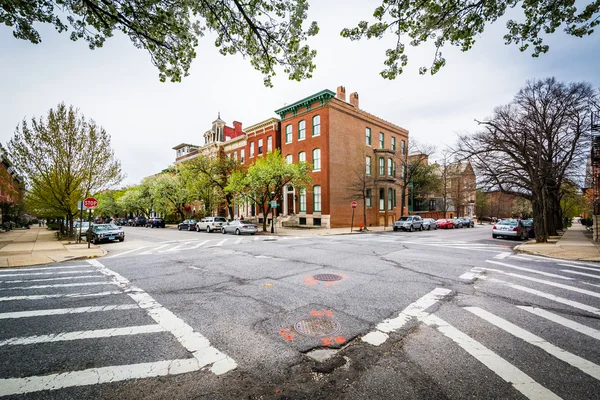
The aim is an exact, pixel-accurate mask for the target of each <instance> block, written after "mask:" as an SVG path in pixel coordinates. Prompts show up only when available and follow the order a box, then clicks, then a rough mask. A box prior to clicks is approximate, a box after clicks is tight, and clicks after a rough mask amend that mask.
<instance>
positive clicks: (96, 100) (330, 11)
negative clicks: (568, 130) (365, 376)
mask: <svg viewBox="0 0 600 400" xmlns="http://www.w3.org/2000/svg"><path fill="white" fill-rule="evenodd" d="M378 3H379V4H381V1H379V2H378V1H374V0H366V1H365V0H362V1H361V0H345V1H344V0H331V1H316V0H311V1H310V4H311V7H310V9H309V12H308V20H309V21H312V20H316V21H317V22H318V24H319V26H320V32H319V34H318V35H317V36H316V37H313V38H311V39H310V41H309V45H310V46H311V47H312V48H314V49H316V50H317V52H318V54H317V58H316V60H315V63H316V65H317V68H316V70H315V71H314V74H313V78H312V79H308V80H304V81H302V82H295V81H289V80H288V79H287V76H286V75H285V74H284V72H283V70H282V69H279V70H278V72H279V73H278V75H277V76H276V77H275V78H274V79H273V83H274V87H273V88H267V87H265V86H264V85H263V81H262V75H261V74H260V73H259V72H258V71H255V70H254V69H253V68H252V66H251V65H250V62H249V61H248V60H245V59H243V58H242V57H241V56H239V55H234V56H222V55H220V54H219V53H218V50H217V48H216V47H215V46H214V37H211V36H210V35H207V36H206V37H204V38H201V39H200V44H199V46H198V49H197V57H196V59H195V60H194V61H193V63H192V66H191V68H190V76H188V77H185V78H183V80H182V82H181V83H171V82H165V83H161V82H160V81H159V79H158V70H157V69H156V68H155V67H154V66H153V65H152V63H151V62H150V56H149V55H148V53H147V52H146V51H145V50H143V49H137V48H135V47H134V46H133V45H132V43H131V41H130V40H129V38H128V37H126V36H125V35H123V34H121V33H118V32H117V33H115V35H114V36H113V37H112V38H109V39H108V40H107V41H106V43H105V45H104V47H102V48H99V49H96V50H93V51H92V50H90V49H89V48H88V46H87V44H86V43H85V42H84V41H78V42H72V41H71V40H70V39H69V34H68V33H62V34H59V33H57V32H56V31H55V29H54V27H53V26H50V25H44V24H38V25H37V28H38V31H39V32H40V34H41V36H42V43H40V44H38V45H34V44H31V43H29V42H26V41H23V40H18V39H15V38H14V37H13V35H12V31H11V29H10V28H8V27H6V26H5V25H0V142H1V143H2V144H4V145H5V144H6V143H7V142H8V141H9V140H10V138H11V137H12V136H13V135H14V132H15V127H16V126H17V124H19V123H20V122H21V121H22V120H23V119H24V118H26V119H31V118H32V117H35V118H39V117H40V116H45V115H46V114H47V112H48V110H49V109H50V108H52V107H55V106H56V105H57V104H58V103H60V102H65V103H66V104H72V105H73V106H75V107H77V108H79V109H80V111H81V112H82V113H83V114H84V115H85V116H86V118H91V119H94V120H95V121H96V122H97V123H98V124H100V125H102V126H103V127H104V128H105V129H106V130H107V132H108V133H109V134H110V135H111V137H112V147H113V149H114V151H115V155H116V157H117V158H118V159H119V160H120V161H121V163H122V168H123V172H124V173H125V174H126V175H127V177H126V179H125V180H124V181H123V182H122V185H130V184H136V183H139V182H140V181H141V179H142V178H144V177H146V176H149V175H152V174H155V173H157V172H160V171H161V170H163V169H164V168H166V167H168V166H169V165H170V164H172V163H173V162H174V160H175V150H172V147H173V146H176V145H177V144H180V143H193V144H202V143H203V138H202V134H203V133H204V132H205V131H206V130H208V129H210V127H211V122H212V121H213V120H215V119H216V118H217V115H218V113H219V112H220V113H221V118H222V119H223V120H224V121H225V122H227V124H228V125H229V126H232V122H233V121H234V120H236V121H240V122H242V124H243V126H250V125H253V124H255V123H258V122H260V121H263V120H265V119H268V118H270V117H277V115H276V114H275V113H274V110H276V109H278V108H280V107H282V106H284V105H286V104H291V103H293V102H295V101H297V100H300V99H302V98H304V97H306V96H309V95H311V94H313V93H316V92H318V91H321V90H323V89H330V90H333V91H334V92H335V90H336V88H337V87H338V86H340V85H342V86H345V88H346V93H347V94H348V95H349V94H350V93H352V92H358V94H359V99H360V108H361V109H363V110H365V111H367V112H370V113H372V114H375V115H377V116H379V117H381V118H383V119H385V120H388V121H390V122H392V123H394V124H396V125H399V126H401V127H403V128H405V129H408V131H409V137H410V138H411V139H416V140H418V141H419V142H421V143H427V144H432V145H435V146H436V147H437V149H438V151H439V152H441V151H442V150H443V149H444V148H445V147H446V146H448V145H452V144H454V143H455V141H456V136H457V134H464V133H473V132H475V131H476V130H477V123H476V122H475V120H476V119H478V120H481V119H484V118H486V117H488V116H490V115H491V114H492V112H493V110H494V107H496V106H499V105H503V104H506V103H508V102H510V101H511V99H512V97H513V96H514V95H515V94H516V93H517V91H518V90H519V89H520V88H521V87H523V86H524V84H525V82H526V81H527V80H529V79H543V78H546V77H551V76H555V77H556V78H557V79H558V80H561V81H565V82H572V81H588V82H590V83H591V84H592V85H594V86H595V87H600V51H599V49H600V33H596V34H594V35H592V36H590V37H586V38H583V39H579V38H574V37H570V36H568V35H566V34H564V33H563V32H562V29H559V30H557V32H556V33H555V34H553V35H550V36H548V37H547V39H546V43H547V44H549V45H550V51H549V52H548V53H547V54H545V55H542V56H540V57H539V58H533V57H531V55H530V53H521V52H520V51H519V49H518V47H517V46H515V45H508V46H507V45H505V44H504V40H503V39H502V36H503V35H504V34H505V30H506V28H505V24H506V21H507V19H508V18H503V19H500V20H499V21H498V22H496V23H495V24H493V25H490V26H488V27H487V28H486V30H485V32H484V33H483V34H482V35H480V36H479V37H478V38H477V42H476V44H475V46H474V48H473V49H472V50H470V51H468V52H465V53H463V52H461V51H460V50H459V49H457V48H453V47H450V46H447V47H446V48H444V49H443V50H442V52H443V54H444V56H445V58H446V66H445V67H443V68H442V69H441V70H440V72H438V73H437V74H436V75H433V76H431V75H429V74H427V75H419V74H418V68H419V67H420V66H429V65H430V64H431V60H432V59H433V55H434V49H433V47H432V46H431V45H424V46H420V47H417V48H415V47H410V46H407V49H406V52H407V55H408V57H409V64H408V66H407V67H406V68H405V71H404V73H403V74H402V75H400V76H399V77H398V78H396V80H394V81H389V80H385V79H383V78H382V77H381V76H380V75H379V72H380V71H381V70H382V69H383V68H384V65H383V61H384V60H385V50H386V49H388V48H390V47H393V46H394V45H395V38H394V37H393V36H387V37H385V38H384V39H381V40H369V41H367V40H363V41H359V42H353V41H350V40H348V39H345V38H342V37H341V36H340V35H339V33H340V31H341V30H342V29H343V28H350V27H354V26H355V25H356V24H357V23H358V22H359V21H361V20H369V21H370V20H371V17H370V16H371V15H372V13H373V10H374V9H375V7H376V6H377V5H378ZM520 13H521V11H520V10H513V11H512V12H511V15H513V16H516V17H519V16H520Z"/></svg>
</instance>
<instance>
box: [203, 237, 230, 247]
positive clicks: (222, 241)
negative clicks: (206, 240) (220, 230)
mask: <svg viewBox="0 0 600 400" xmlns="http://www.w3.org/2000/svg"><path fill="white" fill-rule="evenodd" d="M228 240H229V239H223V240H221V241H220V242H219V243H217V244H213V245H212V246H208V247H219V246H223V244H224V243H225V242H226V241H228Z"/></svg>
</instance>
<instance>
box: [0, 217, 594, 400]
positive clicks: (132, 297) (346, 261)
mask: <svg viewBox="0 0 600 400" xmlns="http://www.w3.org/2000/svg"><path fill="white" fill-rule="evenodd" d="M125 230H126V240H125V242H123V243H114V244H113V243H111V244H106V245H105V248H106V249H107V250H109V254H108V256H107V257H104V258H101V259H97V260H89V261H88V262H72V263H66V264H60V265H49V266H42V267H36V268H25V269H3V270H0V320H1V322H0V378H1V379H0V395H6V396H8V397H9V398H11V397H12V398H19V399H21V398H24V399H47V398H52V399H54V398H55V399H82V398H90V399H91V398H93V399H99V398H103V399H117V398H118V399H121V398H145V399H167V398H168V399H188V398H211V399H212V398H216V399H238V398H250V399H259V398H288V399H296V398H298V399H304V398H306V399H320V398H322V399H391V398H405V399H438V398H439V399H446V398H450V399H465V398H477V399H479V398H486V399H487V398H503V399H522V398H531V399H551V398H565V399H592V398H594V399H597V398H599V397H600V351H599V350H598V346H597V344H598V342H597V341H598V340H599V339H600V323H599V322H598V315H600V287H599V286H600V265H595V264H585V263H573V262H563V261H558V260H552V259H544V258H539V257H533V256H523V255H518V254H515V253H514V252H513V251H512V247H513V246H514V245H516V244H518V242H516V241H513V240H498V239H492V238H491V231H490V227H489V226H487V225H486V226H483V227H482V226H477V227H476V228H475V229H460V230H449V231H445V230H444V231H442V230H438V231H424V232H412V233H410V232H384V233H377V234H359V235H340V236H328V237H272V236H264V235H256V236H241V237H239V236H233V235H221V234H219V233H213V234H207V233H204V232H201V233H197V232H178V231H176V230H169V229H160V230H157V229H152V230H151V229H144V228H125Z"/></svg>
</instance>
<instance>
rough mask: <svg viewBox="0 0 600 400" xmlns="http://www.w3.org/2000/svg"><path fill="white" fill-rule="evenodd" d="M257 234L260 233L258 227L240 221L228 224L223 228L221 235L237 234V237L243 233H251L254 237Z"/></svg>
mask: <svg viewBox="0 0 600 400" xmlns="http://www.w3.org/2000/svg"><path fill="white" fill-rule="evenodd" d="M256 232H258V226H256V225H254V224H249V223H247V222H244V221H238V220H235V221H231V222H227V223H226V224H225V225H223V226H222V227H221V233H222V234H223V235H224V234H226V233H235V234H236V235H241V234H242V233H249V234H251V235H254V234H255V233H256Z"/></svg>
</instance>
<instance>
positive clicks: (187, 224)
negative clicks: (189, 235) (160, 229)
mask: <svg viewBox="0 0 600 400" xmlns="http://www.w3.org/2000/svg"><path fill="white" fill-rule="evenodd" d="M196 222H198V221H196V220H195V219H186V220H185V221H183V222H182V223H180V224H179V225H177V229H179V230H182V229H185V230H188V231H195V230H196Z"/></svg>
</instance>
